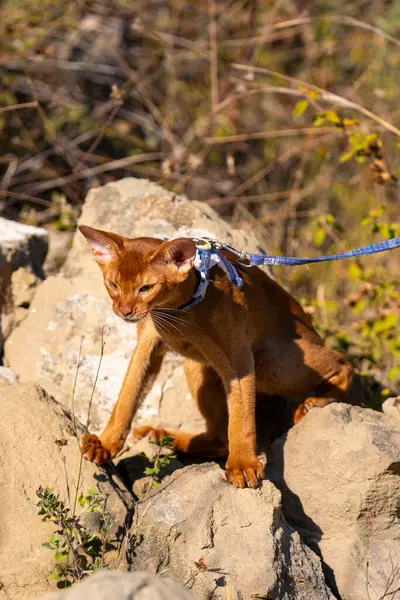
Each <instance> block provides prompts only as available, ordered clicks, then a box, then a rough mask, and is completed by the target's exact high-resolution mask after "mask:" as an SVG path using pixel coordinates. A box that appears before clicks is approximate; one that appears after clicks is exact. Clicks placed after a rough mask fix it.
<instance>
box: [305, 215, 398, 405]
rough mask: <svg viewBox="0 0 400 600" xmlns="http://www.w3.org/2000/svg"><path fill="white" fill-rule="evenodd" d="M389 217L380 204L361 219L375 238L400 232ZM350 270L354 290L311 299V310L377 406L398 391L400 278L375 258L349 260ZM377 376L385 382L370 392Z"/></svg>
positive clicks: (350, 283)
mask: <svg viewBox="0 0 400 600" xmlns="http://www.w3.org/2000/svg"><path fill="white" fill-rule="evenodd" d="M385 217H386V210H385V208H384V207H383V206H380V207H378V208H377V209H372V210H371V211H370V212H369V215H368V216H367V217H365V218H364V219H363V220H362V228H363V229H364V230H366V231H367V233H368V236H369V238H370V240H371V241H372V240H373V239H374V236H376V235H378V236H379V239H382V238H387V239H389V238H391V237H394V236H397V235H399V232H400V227H399V224H398V223H396V222H391V223H389V222H388V221H387V220H386V219H385ZM321 219H323V217H319V220H321ZM318 227H319V226H318V225H316V233H317V232H318V231H319V229H318ZM316 233H314V237H315V235H316ZM346 275H347V281H348V282H349V283H348V284H347V285H346V287H347V288H348V289H349V292H350V291H351V293H348V294H344V295H343V297H342V300H341V302H339V303H332V302H331V303H329V304H328V302H326V301H324V300H323V301H321V300H313V301H312V303H311V304H312V312H313V313H314V315H315V322H316V323H317V324H318V323H319V330H320V333H321V334H322V335H323V337H325V339H326V341H327V343H328V344H329V345H330V346H331V347H333V348H334V349H336V350H338V351H340V352H344V353H346V354H347V356H348V358H349V359H350V360H351V361H352V362H353V364H354V365H355V366H356V368H357V369H358V370H359V372H360V374H361V378H362V379H364V384H365V388H369V389H366V390H365V391H366V404H367V405H368V406H371V407H373V408H379V406H380V404H381V402H382V400H383V399H384V398H385V397H386V396H387V395H388V394H389V393H393V394H396V395H397V394H399V393H400V321H399V304H400V295H399V294H400V288H399V283H400V280H399V278H397V277H390V276H389V275H388V273H387V271H386V270H385V269H384V268H382V266H381V265H380V264H379V261H378V260H377V259H375V260H374V261H366V260H364V261H361V260H358V261H354V262H351V263H348V262H346ZM376 380H378V381H379V382H380V383H381V386H380V392H379V393H378V395H377V393H376V392H373V391H372V388H373V387H374V386H375V388H376V385H375V384H376Z"/></svg>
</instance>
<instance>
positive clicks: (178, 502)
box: [130, 463, 333, 600]
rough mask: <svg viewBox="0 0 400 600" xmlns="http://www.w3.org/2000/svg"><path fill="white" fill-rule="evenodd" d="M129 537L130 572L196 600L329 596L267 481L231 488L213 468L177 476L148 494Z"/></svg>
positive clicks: (319, 570)
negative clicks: (181, 586)
mask: <svg viewBox="0 0 400 600" xmlns="http://www.w3.org/2000/svg"><path fill="white" fill-rule="evenodd" d="M130 535H131V536H132V541H133V550H134V552H132V555H133V564H132V567H133V568H134V569H145V570H149V571H151V572H154V573H162V574H164V575H167V576H170V577H173V578H175V579H178V580H180V581H182V582H184V583H185V585H186V587H188V588H190V589H192V590H193V592H194V595H195V597H196V598H197V600H208V599H209V598H212V599H213V600H226V599H227V598H229V599H231V600H250V599H254V598H271V599H272V598H276V599H279V600H324V599H326V600H328V599H333V596H332V594H331V592H330V591H329V589H328V588H327V587H326V584H325V581H324V577H323V574H322V568H321V563H320V560H319V558H318V557H317V556H316V555H315V554H314V553H313V552H312V551H311V550H310V549H309V548H308V547H307V546H306V545H305V544H304V543H303V542H302V541H301V540H300V536H299V534H298V533H297V532H295V531H294V530H293V529H291V528H290V527H289V526H288V525H287V523H286V522H285V519H284V517H283V514H282V510H281V504H280V493H279V492H278V490H277V489H276V488H275V487H274V486H273V485H272V484H271V483H270V482H268V481H264V482H263V484H262V486H261V488H259V489H257V490H250V489H246V490H240V489H236V488H235V487H233V486H232V485H230V484H229V483H227V481H226V479H225V476H224V473H223V471H222V469H221V468H220V467H218V466H217V465H215V464H212V463H207V464H203V465H198V466H190V467H186V468H184V469H181V470H179V471H176V472H175V473H174V474H173V475H171V476H169V477H168V478H166V479H165V480H164V482H163V484H162V485H161V486H160V487H159V488H157V489H156V491H155V492H151V493H149V494H147V496H146V497H145V498H144V499H143V500H142V501H141V502H140V504H139V507H138V510H137V512H136V515H135V522H134V524H133V525H132V529H131V531H130Z"/></svg>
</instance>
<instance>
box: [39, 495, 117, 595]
mask: <svg viewBox="0 0 400 600" xmlns="http://www.w3.org/2000/svg"><path fill="white" fill-rule="evenodd" d="M36 494H37V496H38V498H39V502H38V503H37V507H38V509H39V511H38V514H39V515H41V517H42V520H43V521H52V522H54V525H55V527H56V529H55V531H54V533H53V534H52V535H51V536H50V538H49V540H48V541H47V542H44V543H43V544H42V545H43V546H44V547H45V548H48V549H49V550H52V551H53V552H54V559H55V568H54V571H53V572H52V573H50V575H49V579H55V580H57V582H58V587H63V588H64V587H69V586H70V585H72V584H73V583H75V582H76V581H79V580H81V579H82V578H83V577H84V576H85V575H87V574H88V573H91V572H93V571H96V570H97V569H100V568H104V567H105V564H104V552H105V548H106V545H107V544H108V538H107V533H108V529H109V527H110V515H109V514H108V513H107V511H106V509H105V507H106V497H105V496H104V494H101V493H98V492H96V491H95V490H94V489H89V490H88V491H87V492H86V494H83V493H81V494H80V496H79V498H78V503H79V505H80V506H81V508H82V509H84V510H83V512H82V513H81V514H80V515H79V516H74V515H73V514H72V513H71V510H70V509H69V508H68V507H67V506H66V505H65V503H64V502H63V501H62V500H60V498H59V496H58V495H56V494H54V493H53V491H52V490H51V489H49V488H43V487H40V488H39V489H38V490H37V491H36ZM84 512H97V513H99V514H100V516H101V518H100V523H101V526H100V528H99V530H98V531H94V532H92V531H89V530H88V529H87V528H86V527H85V526H84V525H83V524H82V523H81V517H82V514H83V513H84Z"/></svg>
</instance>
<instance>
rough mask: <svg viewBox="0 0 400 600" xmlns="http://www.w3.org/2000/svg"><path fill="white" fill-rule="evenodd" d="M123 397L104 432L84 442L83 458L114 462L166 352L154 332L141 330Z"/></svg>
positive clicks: (86, 437)
mask: <svg viewBox="0 0 400 600" xmlns="http://www.w3.org/2000/svg"><path fill="white" fill-rule="evenodd" d="M138 333H139V335H138V342H137V345H136V348H135V350H134V352H133V354H132V357H131V360H130V363H129V366H128V370H127V372H126V375H125V378H124V381H123V384H122V388H121V391H120V394H119V396H118V400H117V403H116V405H115V406H114V410H113V412H112V415H111V417H110V420H109V422H108V424H107V426H106V428H105V429H104V431H103V432H102V433H101V434H100V436H97V435H90V434H86V435H84V436H82V438H81V448H82V453H83V457H84V458H85V459H86V460H90V461H92V462H95V463H97V464H101V463H103V462H105V461H107V460H109V459H110V458H113V457H114V456H115V455H116V454H117V453H118V452H119V451H120V450H121V448H122V446H123V445H124V442H125V440H126V437H127V435H128V433H129V431H130V428H131V425H132V420H133V418H134V416H135V413H136V411H137V409H138V406H139V403H140V401H141V400H142V398H143V397H144V396H145V395H146V394H147V392H148V391H149V389H150V388H151V386H152V385H153V382H154V380H155V379H156V377H157V375H158V373H159V371H160V368H161V364H162V361H163V358H164V348H163V345H162V343H161V342H160V339H159V338H158V337H157V336H155V335H154V331H152V330H151V328H147V331H146V329H145V328H144V327H140V329H139V331H138Z"/></svg>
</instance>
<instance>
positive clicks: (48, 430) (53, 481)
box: [0, 383, 132, 600]
mask: <svg viewBox="0 0 400 600" xmlns="http://www.w3.org/2000/svg"><path fill="white" fill-rule="evenodd" d="M0 396H1V420H0V456H1V459H0V481H1V485H0V506H1V512H0V540H1V543H0V599H1V600H8V599H9V598H16V599H18V600H30V599H31V598H34V597H36V596H37V595H38V594H43V593H44V592H45V591H46V590H47V589H48V587H49V583H48V581H47V576H48V575H49V574H50V572H51V571H53V570H54V552H52V551H50V550H49V549H47V548H44V547H43V546H42V544H43V543H44V542H46V541H47V540H48V539H49V537H50V536H51V534H52V533H54V531H55V525H54V523H51V522H43V521H42V520H41V517H40V516H39V515H38V509H37V507H36V504H37V502H38V498H37V496H36V490H37V489H38V488H39V487H40V486H42V487H50V488H53V490H54V493H57V494H59V495H60V499H61V500H63V501H66V504H67V505H69V506H72V505H73V502H74V497H75V490H76V486H77V477H78V471H79V464H80V456H81V455H80V451H79V448H78V442H77V439H76V437H75V436H74V426H73V420H72V418H71V415H70V414H69V413H68V412H67V410H66V409H65V408H64V407H62V405H60V404H58V403H57V402H55V401H54V400H53V399H52V398H50V397H49V396H48V395H47V394H46V393H45V392H44V391H43V390H42V389H41V388H40V387H39V386H38V385H37V384H35V383H23V384H15V385H7V384H4V385H1V384H0ZM78 427H81V426H80V425H78ZM89 488H94V489H96V488H97V489H98V490H100V492H102V493H104V494H105V495H106V496H107V511H108V512H109V513H110V515H111V517H112V525H111V528H110V534H109V535H110V537H111V540H112V542H113V545H114V547H115V550H114V551H110V552H108V553H107V554H106V562H109V563H110V564H111V565H113V564H115V563H116V557H117V550H118V548H119V546H120V544H121V543H122V535H123V534H122V532H123V529H124V524H125V521H126V520H127V518H128V516H129V514H130V510H131V506H132V499H131V495H130V494H129V493H128V491H127V490H126V488H125V487H124V485H123V484H122V482H121V480H120V479H119V478H118V477H117V476H116V475H115V474H113V472H112V471H110V475H108V474H107V472H106V471H105V470H104V469H100V468H98V467H96V466H95V465H93V464H92V463H88V462H86V461H84V462H83V465H82V476H81V483H80V487H79V489H80V491H83V492H86V491H87V490H88V489H89ZM98 519H99V516H98V514H97V513H88V514H87V518H86V520H85V519H83V522H84V523H86V525H87V526H88V527H94V528H96V527H97V526H98V523H99V521H98ZM122 559H124V554H123V553H122ZM123 564H124V560H122V565H123Z"/></svg>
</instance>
